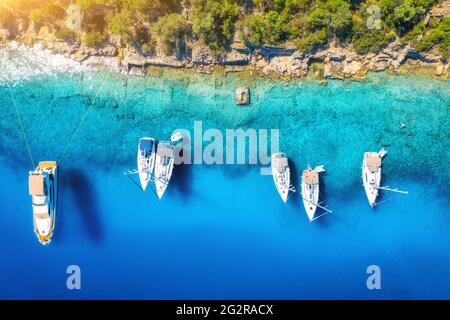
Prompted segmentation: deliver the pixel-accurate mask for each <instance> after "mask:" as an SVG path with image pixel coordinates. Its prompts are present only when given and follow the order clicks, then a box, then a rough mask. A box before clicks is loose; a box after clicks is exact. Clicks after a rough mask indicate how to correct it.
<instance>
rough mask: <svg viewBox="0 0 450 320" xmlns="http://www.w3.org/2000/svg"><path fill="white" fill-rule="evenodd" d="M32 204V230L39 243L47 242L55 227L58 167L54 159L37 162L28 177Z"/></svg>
mask: <svg viewBox="0 0 450 320" xmlns="http://www.w3.org/2000/svg"><path fill="white" fill-rule="evenodd" d="M28 186H29V194H30V195H31V202H32V206H33V221H34V232H35V233H36V236H37V237H38V240H39V242H40V243H41V244H43V245H45V244H49V243H50V241H51V237H52V235H53V229H54V228H55V216H56V207H57V196H58V167H57V165H56V162H54V161H43V162H39V165H38V167H37V168H36V169H35V170H34V171H31V172H30V174H29V179H28Z"/></svg>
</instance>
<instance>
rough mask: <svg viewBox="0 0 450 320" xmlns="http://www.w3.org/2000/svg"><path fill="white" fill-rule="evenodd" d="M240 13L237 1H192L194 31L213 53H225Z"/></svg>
mask: <svg viewBox="0 0 450 320" xmlns="http://www.w3.org/2000/svg"><path fill="white" fill-rule="evenodd" d="M238 13H239V6H238V4H237V0H192V29H193V31H194V33H195V34H197V35H198V36H199V37H200V39H201V40H202V41H203V42H204V43H205V44H206V45H207V46H209V48H210V49H211V50H212V51H213V52H220V51H223V50H224V49H225V47H226V46H227V45H228V43H229V42H230V40H231V39H232V37H233V32H234V23H235V22H236V20H237V17H238Z"/></svg>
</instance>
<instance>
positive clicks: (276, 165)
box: [271, 152, 293, 202]
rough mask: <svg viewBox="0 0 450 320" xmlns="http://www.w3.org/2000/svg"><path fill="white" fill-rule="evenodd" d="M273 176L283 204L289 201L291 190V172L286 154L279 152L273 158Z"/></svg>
mask: <svg viewBox="0 0 450 320" xmlns="http://www.w3.org/2000/svg"><path fill="white" fill-rule="evenodd" d="M271 166H272V176H273V181H274V183H275V186H276V187H277V190H278V193H279V194H280V197H281V199H282V200H283V202H286V201H287V198H288V195H289V191H293V189H292V188H291V171H290V169H289V163H288V158H287V157H286V154H285V153H282V152H278V153H274V154H272V156H271Z"/></svg>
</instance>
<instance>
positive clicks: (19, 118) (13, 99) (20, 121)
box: [7, 83, 35, 170]
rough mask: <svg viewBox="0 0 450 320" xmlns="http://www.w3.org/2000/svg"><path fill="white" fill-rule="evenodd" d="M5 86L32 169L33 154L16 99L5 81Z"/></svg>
mask: <svg viewBox="0 0 450 320" xmlns="http://www.w3.org/2000/svg"><path fill="white" fill-rule="evenodd" d="M7 86H8V89H9V94H10V96H11V100H12V102H13V105H14V109H15V112H16V116H17V120H18V121H19V124H20V130H21V131H22V134H23V138H24V140H25V145H26V146H27V151H28V156H29V157H30V161H31V165H32V169H33V170H34V168H35V166H34V160H33V156H32V155H31V149H30V144H29V143H28V138H27V134H26V132H25V127H24V126H23V122H22V117H21V116H20V112H19V108H18V107H17V103H16V99H15V97H14V93H13V91H12V88H11V86H10V84H9V83H7Z"/></svg>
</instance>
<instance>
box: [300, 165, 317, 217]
mask: <svg viewBox="0 0 450 320" xmlns="http://www.w3.org/2000/svg"><path fill="white" fill-rule="evenodd" d="M302 198H303V205H304V206H305V210H306V214H307V215H308V219H309V221H313V220H314V215H315V213H316V209H317V204H318V203H319V173H318V172H317V171H315V170H313V169H311V167H310V166H308V168H307V169H306V170H304V171H303V174H302Z"/></svg>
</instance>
